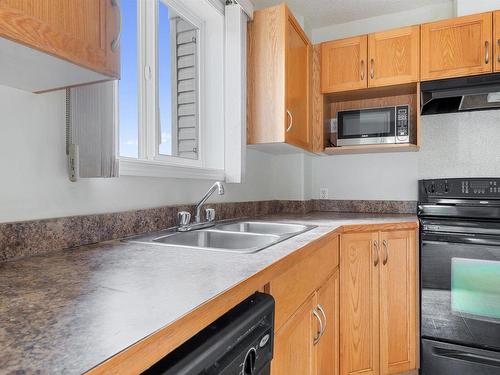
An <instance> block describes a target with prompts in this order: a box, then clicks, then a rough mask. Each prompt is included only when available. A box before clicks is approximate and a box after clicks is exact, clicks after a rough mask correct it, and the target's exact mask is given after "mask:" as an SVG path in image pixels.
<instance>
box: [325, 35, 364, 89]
mask: <svg viewBox="0 0 500 375" xmlns="http://www.w3.org/2000/svg"><path fill="white" fill-rule="evenodd" d="M367 45H368V37H367V36H366V35H363V36H357V37H354V38H348V39H342V40H334V41H332V42H326V43H322V45H321V91H322V92H323V93H331V92H339V91H348V90H356V89H362V88H366V87H367V79H368V78H367V76H366V66H367V65H366V60H367V51H368V50H367Z"/></svg>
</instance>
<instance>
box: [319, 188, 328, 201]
mask: <svg viewBox="0 0 500 375" xmlns="http://www.w3.org/2000/svg"><path fill="white" fill-rule="evenodd" d="M319 199H328V189H327V188H321V189H319Z"/></svg>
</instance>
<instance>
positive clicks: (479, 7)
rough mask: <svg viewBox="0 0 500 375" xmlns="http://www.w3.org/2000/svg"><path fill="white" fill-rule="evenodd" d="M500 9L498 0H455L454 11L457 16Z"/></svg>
mask: <svg viewBox="0 0 500 375" xmlns="http://www.w3.org/2000/svg"><path fill="white" fill-rule="evenodd" d="M497 9H500V1H499V0H455V12H456V15H457V16H466V15H468V14H474V13H481V12H488V11H490V10H497Z"/></svg>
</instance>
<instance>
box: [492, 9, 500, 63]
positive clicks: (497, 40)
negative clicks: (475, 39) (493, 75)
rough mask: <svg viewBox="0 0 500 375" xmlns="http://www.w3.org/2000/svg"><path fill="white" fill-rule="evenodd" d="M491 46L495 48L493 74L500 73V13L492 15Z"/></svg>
mask: <svg viewBox="0 0 500 375" xmlns="http://www.w3.org/2000/svg"><path fill="white" fill-rule="evenodd" d="M493 45H494V46H495V48H494V51H495V54H494V57H493V58H494V60H495V72H500V11H499V10H497V11H496V12H495V13H493Z"/></svg>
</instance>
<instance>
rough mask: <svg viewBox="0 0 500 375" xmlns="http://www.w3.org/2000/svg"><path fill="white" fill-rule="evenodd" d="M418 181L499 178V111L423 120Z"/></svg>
mask: <svg viewBox="0 0 500 375" xmlns="http://www.w3.org/2000/svg"><path fill="white" fill-rule="evenodd" d="M421 129H422V147H421V149H420V151H419V152H418V177H419V178H436V177H441V178H444V177H494V176H500V151H499V150H500V148H499V141H500V111H476V112H464V113H451V114H442V115H433V116H426V117H423V118H422V127H421Z"/></svg>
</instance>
